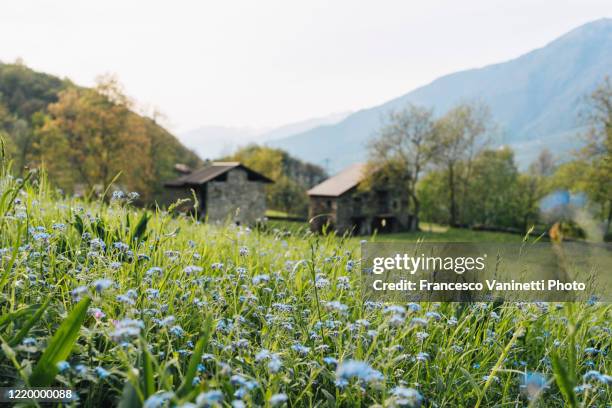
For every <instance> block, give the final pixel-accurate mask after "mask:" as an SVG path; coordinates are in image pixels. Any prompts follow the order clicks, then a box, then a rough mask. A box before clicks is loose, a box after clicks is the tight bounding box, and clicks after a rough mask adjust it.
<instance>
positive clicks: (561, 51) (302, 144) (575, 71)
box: [270, 19, 612, 171]
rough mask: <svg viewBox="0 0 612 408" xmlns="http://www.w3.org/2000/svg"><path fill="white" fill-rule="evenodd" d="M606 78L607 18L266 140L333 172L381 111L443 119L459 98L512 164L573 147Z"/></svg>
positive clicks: (611, 60) (610, 33)
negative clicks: (332, 120) (512, 155)
mask: <svg viewBox="0 0 612 408" xmlns="http://www.w3.org/2000/svg"><path fill="white" fill-rule="evenodd" d="M606 75H612V19H601V20H597V21H594V22H591V23H588V24H585V25H583V26H581V27H578V28H576V29H574V30H572V31H570V32H569V33H567V34H565V35H563V36H561V37H559V38H558V39H556V40H554V41H552V42H551V43H549V44H547V45H546V46H544V47H542V48H539V49H536V50H534V51H531V52H529V53H527V54H524V55H522V56H520V57H518V58H515V59H513V60H510V61H507V62H503V63H499V64H494V65H489V66H486V67H483V68H477V69H470V70H466V71H461V72H457V73H453V74H450V75H446V76H443V77H441V78H439V79H436V80H435V81H433V82H432V83H430V84H428V85H425V86H423V87H420V88H417V89H415V90H413V91H412V92H409V93H407V94H405V95H403V96H400V97H398V98H395V99H393V100H390V101H388V102H386V103H384V104H382V105H379V106H375V107H373V108H369V109H364V110H361V111H358V112H356V113H354V114H352V115H349V116H348V117H347V118H346V119H344V120H343V121H341V122H339V123H337V124H335V125H326V126H319V127H317V128H314V129H311V130H308V131H305V132H302V133H299V134H296V135H293V136H289V137H287V138H284V139H280V140H276V141H273V142H271V143H270V145H272V146H274V147H278V148H281V149H284V150H287V151H288V152H289V153H291V154H292V155H294V156H297V157H299V158H301V159H303V160H307V161H310V162H312V163H318V164H321V163H322V162H324V161H329V164H330V167H331V170H332V171H337V170H339V169H341V168H343V167H345V166H347V165H349V164H351V163H354V162H358V161H362V160H365V159H366V148H365V146H366V143H367V141H368V139H370V138H371V137H372V135H373V134H374V133H375V132H376V130H377V128H379V126H380V124H381V118H383V117H384V116H385V115H386V113H387V112H389V111H391V110H393V109H398V108H400V107H402V106H404V105H406V104H408V103H414V104H419V105H423V106H427V107H431V108H433V109H434V111H435V113H436V114H437V115H441V114H443V113H444V112H445V111H446V110H448V109H449V108H450V107H451V106H453V105H454V104H456V103H458V102H462V101H475V100H477V101H481V102H484V103H486V104H487V105H489V107H490V108H491V112H492V114H493V117H494V120H495V121H496V123H497V125H498V127H499V129H500V130H501V135H500V137H499V138H498V140H497V141H496V142H497V144H499V145H501V144H507V145H510V146H511V147H512V148H513V149H515V151H516V153H517V159H518V162H519V164H521V165H523V166H524V165H525V164H526V163H528V162H530V161H531V160H532V159H533V158H534V157H535V156H536V155H537V154H538V152H539V150H540V149H541V148H542V147H548V148H549V149H550V150H552V151H553V152H554V153H556V154H557V155H561V156H562V155H563V154H567V152H569V151H570V150H571V149H572V148H573V147H575V146H576V145H577V144H576V143H577V142H576V138H575V137H574V135H575V133H576V132H577V131H578V130H579V129H580V121H579V119H578V116H579V113H580V112H581V111H582V110H583V109H584V104H583V102H584V98H585V97H586V96H587V95H588V94H589V93H590V92H591V91H592V90H593V89H594V87H595V86H596V85H597V84H598V83H600V82H601V81H602V80H603V79H604V77H605V76H606Z"/></svg>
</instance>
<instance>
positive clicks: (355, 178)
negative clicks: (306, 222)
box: [308, 163, 412, 235]
mask: <svg viewBox="0 0 612 408" xmlns="http://www.w3.org/2000/svg"><path fill="white" fill-rule="evenodd" d="M366 170H367V167H366V165H365V164H363V163H358V164H354V165H352V166H349V167H347V168H346V169H344V170H342V171H341V172H340V173H338V174H336V175H335V176H332V177H330V178H328V179H327V180H325V181H323V182H322V183H321V184H318V185H316V186H314V187H313V188H311V189H310V190H308V196H309V197H310V207H309V218H310V219H311V223H310V227H311V229H312V230H313V231H316V232H319V231H321V230H322V229H323V228H324V226H325V225H326V224H327V225H329V228H331V229H334V230H335V231H337V232H338V233H341V234H343V233H345V232H351V233H353V234H357V235H364V234H371V233H373V232H374V230H377V231H378V232H399V231H406V230H408V229H409V228H410V225H411V222H412V215H411V214H410V212H409V210H408V199H407V197H402V195H401V194H393V193H392V192H390V191H389V189H387V188H385V186H382V185H375V186H373V187H372V188H369V189H368V190H363V189H360V188H359V185H360V184H361V183H362V181H363V180H364V178H365V176H366V174H365V172H366Z"/></svg>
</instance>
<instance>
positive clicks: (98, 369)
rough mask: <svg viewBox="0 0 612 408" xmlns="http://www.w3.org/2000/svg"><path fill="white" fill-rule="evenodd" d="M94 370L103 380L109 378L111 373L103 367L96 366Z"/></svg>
mask: <svg viewBox="0 0 612 408" xmlns="http://www.w3.org/2000/svg"><path fill="white" fill-rule="evenodd" d="M94 371H95V373H96V375H97V376H98V378H99V379H101V380H103V379H105V378H107V377H108V376H109V375H110V373H109V372H108V371H107V370H105V369H104V368H102V367H96V368H94Z"/></svg>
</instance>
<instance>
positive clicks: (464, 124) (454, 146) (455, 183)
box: [433, 103, 492, 226]
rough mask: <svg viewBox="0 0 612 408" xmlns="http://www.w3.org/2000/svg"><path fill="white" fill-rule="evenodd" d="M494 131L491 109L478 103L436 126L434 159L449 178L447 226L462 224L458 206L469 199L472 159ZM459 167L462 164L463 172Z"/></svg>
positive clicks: (460, 107) (467, 105)
mask: <svg viewBox="0 0 612 408" xmlns="http://www.w3.org/2000/svg"><path fill="white" fill-rule="evenodd" d="M491 130H492V122H491V115H490V113H489V109H488V108H487V107H486V106H484V105H481V104H477V103H462V104H459V105H457V106H455V107H454V108H453V109H451V110H450V111H448V112H447V113H446V114H445V115H444V116H443V117H441V118H440V119H438V120H437V121H436V123H435V129H434V135H435V141H434V143H435V149H434V151H433V156H434V158H435V162H436V163H437V165H438V166H439V167H440V168H444V169H445V171H446V174H447V177H448V179H447V184H448V194H449V198H448V200H449V216H448V223H449V224H450V225H451V226H456V225H458V224H459V221H460V215H461V214H460V209H459V205H460V203H461V204H463V203H464V202H465V200H466V199H467V193H468V192H467V189H468V185H469V181H470V178H471V176H472V161H473V158H474V156H475V155H476V154H478V153H479V152H480V151H481V150H482V149H483V148H484V147H485V146H486V144H487V142H488V138H487V136H488V135H489V133H490V131H491ZM460 164H463V166H461V167H462V168H461V169H459V167H460ZM460 170H461V171H460ZM462 207H464V206H462Z"/></svg>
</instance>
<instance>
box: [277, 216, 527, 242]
mask: <svg viewBox="0 0 612 408" xmlns="http://www.w3.org/2000/svg"><path fill="white" fill-rule="evenodd" d="M268 225H269V226H270V227H271V228H272V229H279V230H282V231H288V232H291V233H292V234H296V233H303V232H306V231H308V224H307V223H305V222H295V221H280V220H271V221H268ZM532 238H535V237H532ZM363 239H368V240H372V241H378V242H381V241H393V242H396V241H406V242H414V241H418V240H423V241H425V242H521V241H522V240H523V236H522V235H519V234H510V233H507V232H490V231H475V230H471V229H467V228H449V227H447V226H443V225H438V224H428V223H421V231H419V232H400V233H395V234H376V235H373V236H371V237H366V236H355V237H352V238H351V240H352V241H361V240H363Z"/></svg>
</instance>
